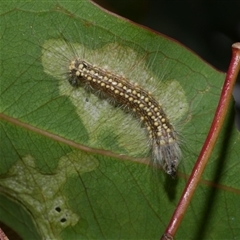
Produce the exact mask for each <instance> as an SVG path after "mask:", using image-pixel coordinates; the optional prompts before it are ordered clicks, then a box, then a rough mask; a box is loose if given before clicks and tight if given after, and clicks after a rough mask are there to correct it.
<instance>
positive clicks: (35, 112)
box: [0, 1, 240, 239]
mask: <svg viewBox="0 0 240 240" xmlns="http://www.w3.org/2000/svg"><path fill="white" fill-rule="evenodd" d="M1 5H2V6H1V11H2V14H1V21H0V23H1V37H2V38H1V89H0V90H1V103H0V104H1V105H0V109H1V150H0V154H1V155H0V157H1V158H0V161H1V165H0V174H1V178H0V184H1V189H2V195H1V208H0V209H1V212H0V220H1V221H3V222H5V223H6V224H7V225H9V226H11V227H12V228H13V229H16V231H17V232H18V233H19V234H21V236H22V237H23V238H24V239H33V238H34V239H37V238H38V239H41V238H51V239H80V238H84V239H87V238H89V239H93V238H96V239H103V238H105V239H115V238H121V239H157V238H159V237H160V235H161V234H162V232H163V231H164V228H165V227H166V225H167V223H168V221H169V219H170V217H171V214H172V212H173V211H174V208H175V206H176V204H177V202H178V199H179V197H180V194H181V192H182V190H183V188H184V185H185V183H186V178H185V176H188V175H189V174H190V172H191V169H192V167H193V165H194V162H195V160H196V157H197V154H198V153H199V151H200V149H201V145H202V143H203V141H204V139H205V137H206V134H207V132H208V129H209V127H210V124H211V121H212V118H213V114H214V111H215V109H216V106H217V102H218V99H219V94H220V91H221V87H222V84H223V80H224V75H223V74H222V73H219V72H217V71H216V70H214V69H213V68H212V67H210V66H209V65H207V64H206V63H205V62H203V61H202V60H201V59H199V58H198V57H197V56H195V55H194V54H193V53H191V52H190V51H189V50H187V49H185V48H184V47H182V46H181V45H179V44H178V43H176V42H174V41H172V40H171V39H168V38H167V37H165V36H161V35H157V34H156V33H153V32H151V31H148V30H146V29H143V28H140V27H139V26H136V25H134V24H133V23H131V22H128V21H126V20H124V19H121V18H119V17H116V16H112V15H110V14H108V13H106V12H104V11H102V10H101V9H99V8H98V7H97V6H95V5H93V4H92V3H90V2H88V1H78V3H75V2H74V4H73V2H61V1H60V2H59V1H58V2H57V1H56V2H55V1H50V2H44V3H41V2H32V3H1ZM79 51H82V52H83V56H84V57H86V58H88V57H90V58H91V57H92V59H94V60H96V61H97V62H100V63H102V64H104V63H105V61H106V65H110V66H111V68H114V69H117V70H116V71H118V70H119V72H118V74H120V75H127V76H129V79H131V80H132V79H133V81H135V82H137V83H138V84H139V85H141V86H143V87H144V88H146V89H148V90H149V91H153V94H154V95H155V96H157V97H158V98H159V101H160V102H161V103H162V105H163V107H165V109H166V112H167V114H168V116H171V118H170V119H173V123H174V125H175V126H176V128H177V129H179V133H180V135H181V136H182V138H183V144H182V152H183V160H182V162H181V163H180V166H179V176H178V178H177V179H175V180H173V179H170V178H168V177H167V176H165V173H163V171H161V170H160V169H157V170H156V171H154V173H153V172H152V169H151V168H149V167H146V165H145V164H143V162H144V161H147V160H146V157H148V158H149V157H150V155H149V154H148V152H149V146H148V139H147V136H146V134H145V132H144V129H143V128H142V126H141V124H140V123H139V121H138V120H137V119H136V118H135V117H134V116H132V115H131V114H129V113H126V112H124V111H123V110H122V109H121V108H119V107H114V106H113V105H112V104H110V103H109V102H107V101H105V100H104V99H103V100H102V99H100V98H99V96H96V95H94V94H88V93H86V91H85V90H84V89H80V90H79V93H80V94H76V91H73V90H71V89H70V87H69V86H67V84H68V83H67V81H65V82H64V81H62V80H63V79H64V78H66V76H64V71H65V69H66V67H67V66H65V65H64V64H65V62H67V61H68V60H69V59H70V58H71V57H73V56H72V55H71V54H74V53H78V52H79ZM66 59H67V61H65V60H66ZM118 66H120V67H119V68H118ZM145 80H146V81H145ZM231 109H232V108H231V107H230V109H229V110H230V111H229V116H228V119H227V120H226V124H225V127H224V129H223V131H222V134H221V136H220V137H219V140H218V143H217V146H216V148H215V150H214V153H213V155H212V157H211V159H210V162H209V164H208V166H207V168H206V171H205V172H204V175H203V181H202V182H201V184H200V185H199V187H198V189H197V191H196V194H195V196H194V198H193V201H192V203H191V206H190V207H189V209H188V211H187V213H186V216H185V217H184V221H183V223H182V225H181V227H180V229H179V231H178V233H177V239H234V238H236V239H237V238H238V237H240V229H239V224H238V223H239V216H240V210H239V207H238V206H239V193H240V191H239V183H238V177H237V176H238V173H239V170H240V169H239V164H238V162H239V157H240V148H239V144H240V134H239V132H237V130H236V129H235V127H234V120H233V117H232V116H233V115H232V114H233V111H231ZM96 113H98V115H97V114H96Z"/></svg>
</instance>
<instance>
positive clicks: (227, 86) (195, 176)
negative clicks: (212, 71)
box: [161, 43, 240, 240]
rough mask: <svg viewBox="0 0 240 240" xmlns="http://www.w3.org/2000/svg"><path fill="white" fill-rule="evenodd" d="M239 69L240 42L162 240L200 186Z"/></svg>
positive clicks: (172, 231)
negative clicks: (200, 146)
mask: <svg viewBox="0 0 240 240" xmlns="http://www.w3.org/2000/svg"><path fill="white" fill-rule="evenodd" d="M239 70H240V43H235V44H233V45H232V59H231V62H230V65H229V68H228V72H227V75H226V79H225V82H224V86H223V89H222V93H221V97H220V100H219V103H218V107H217V110H216V113H215V116H214V119H213V121H212V125H211V128H210V131H209V133H208V136H207V138H206V140H205V143H204V145H203V147H202V150H201V152H200V155H199V157H198V160H197V162H196V164H195V166H194V168H193V170H192V173H191V176H190V177H189V180H188V182H187V185H186V187H185V189H184V191H183V194H182V196H181V199H180V201H179V203H178V206H177V208H176V209H175V212H174V213H173V216H172V218H171V220H170V222H169V225H168V226H167V228H166V230H165V233H164V234H163V236H162V237H161V240H166V239H173V237H174V236H175V233H176V231H177V229H178V227H179V225H180V223H181V221H182V219H183V216H184V214H185V212H186V209H187V207H188V205H189V204H190V201H191V199H192V196H193V193H194V192H195V190H196V188H197V186H198V183H199V181H200V178H201V176H202V173H203V171H204V169H205V167H206V164H207V162H208V160H209V157H210V155H211V153H212V151H213V147H214V145H215V143H216V141H217V138H218V136H219V133H220V131H221V129H222V125H223V122H224V119H225V116H226V114H227V110H228V106H229V103H230V101H231V97H232V91H233V87H234V84H235V81H236V79H237V75H238V72H239Z"/></svg>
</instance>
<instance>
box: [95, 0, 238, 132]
mask: <svg viewBox="0 0 240 240" xmlns="http://www.w3.org/2000/svg"><path fill="white" fill-rule="evenodd" d="M94 1H95V2H96V3H98V4H99V5H101V6H102V7H104V8H106V9H108V10H110V11H112V12H115V13H117V14H118V15H121V16H123V17H126V18H128V19H130V20H132V21H134V22H137V23H139V24H142V25H145V26H147V27H149V28H151V29H154V30H156V31H158V32H160V33H163V34H165V35H167V36H169V37H172V38H174V39H176V40H178V41H179V42H181V43H182V44H184V45H185V46H187V47H188V48H190V49H191V50H193V51H194V52H195V53H197V54H198V55H199V56H200V57H201V58H203V59H204V60H205V61H207V62H208V63H210V64H211V65H212V66H214V67H215V68H217V69H218V70H220V71H223V72H226V71H227V69H228V65H229V62H230V59H231V45H232V44H233V43H235V42H240V0H235V1H231V0H230V1H227V0H226V1H216V0H212V1H211V0H201V1H200V0H194V1H180V0H178V1H177V0H94ZM234 99H235V101H236V110H237V127H238V129H240V79H239V78H238V84H236V87H235V89H234Z"/></svg>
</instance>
